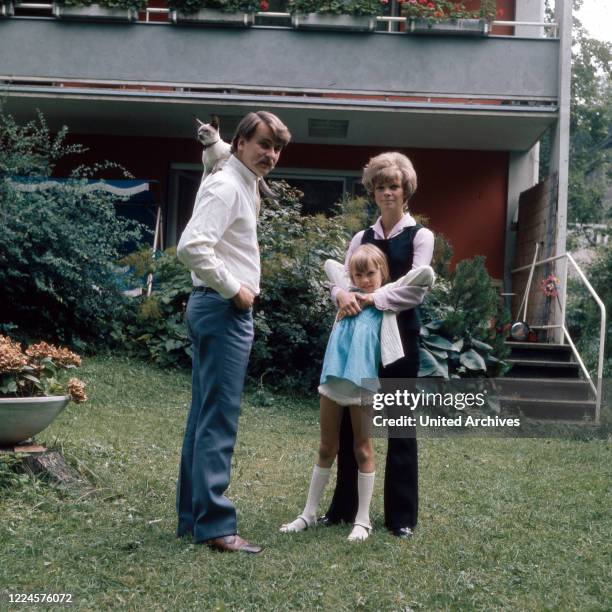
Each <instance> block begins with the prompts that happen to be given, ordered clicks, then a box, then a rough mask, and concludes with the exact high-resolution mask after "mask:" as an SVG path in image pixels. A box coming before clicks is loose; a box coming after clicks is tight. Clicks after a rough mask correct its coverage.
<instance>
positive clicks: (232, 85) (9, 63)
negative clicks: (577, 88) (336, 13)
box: [0, 17, 559, 150]
mask: <svg viewBox="0 0 612 612" xmlns="http://www.w3.org/2000/svg"><path fill="white" fill-rule="evenodd" d="M558 56H559V41H558V39H556V38H524V37H516V36H487V37H482V38H480V37H479V38H472V37H459V36H456V37H449V36H436V35H429V36H410V35H407V34H405V33H401V32H387V31H376V32H373V33H361V34H360V33H350V32H349V33H347V32H336V31H325V32H323V31H300V30H294V29H291V28H290V27H269V26H257V25H256V26H255V27H251V28H244V29H232V28H214V27H207V28H205V27H192V26H178V25H174V24H171V23H169V22H151V21H139V22H136V23H112V22H104V23H94V22H86V21H63V20H58V19H53V18H49V17H38V18H37V17H34V18H33V17H29V18H25V17H24V18H20V17H13V18H11V19H5V20H2V21H0V93H2V92H5V93H7V94H8V97H7V108H8V110H9V111H11V112H14V113H15V114H17V115H20V114H23V115H26V114H27V113H30V112H32V110H33V109H34V108H41V110H43V112H44V113H45V115H46V116H47V117H48V119H49V121H50V123H51V124H52V125H53V122H54V120H57V121H63V122H66V121H67V120H68V117H70V125H71V128H72V130H73V131H84V132H88V131H91V130H92V129H95V130H97V131H104V132H105V133H111V134H112V133H121V134H129V133H137V134H146V133H148V130H150V129H154V130H155V133H156V134H157V135H162V136H163V135H168V136H175V137H176V136H178V137H180V136H185V137H191V136H192V131H193V130H192V123H193V122H192V117H193V115H194V114H200V115H201V116H205V115H206V114H207V113H208V112H209V111H210V112H219V109H220V107H222V112H223V114H227V115H240V114H243V113H244V112H245V111H246V110H250V109H252V108H262V107H264V108H268V109H270V110H275V111H276V112H278V113H279V114H280V115H281V116H282V117H283V118H285V119H286V120H287V121H288V122H290V123H291V125H292V126H295V127H294V128H293V131H294V135H295V138H296V139H297V140H298V141H300V142H310V143H320V142H324V143H329V142H334V143H336V144H377V143H379V142H384V143H385V144H386V146H400V145H401V144H403V143H405V142H406V139H407V137H409V138H410V142H411V145H412V146H418V147H434V148H437V147H445V148H474V149H487V150H488V149H491V150H527V149H529V148H530V147H531V146H532V145H533V144H534V143H535V142H536V141H537V139H538V138H539V136H540V135H541V134H542V132H543V131H544V130H545V129H546V128H547V127H548V126H549V125H550V124H551V123H552V122H553V121H554V120H555V119H556V117H557V104H558V89H559V87H558V61H559V59H558ZM374 115H375V116H376V125H375V127H373V125H372V117H373V116H374ZM93 118H95V127H92V119H93ZM160 118H161V120H160ZM309 119H319V120H322V121H327V122H334V121H344V122H348V124H347V128H346V130H345V134H344V139H343V140H333V138H332V140H331V141H330V139H329V137H320V136H316V135H313V134H311V131H310V130H309V127H308V126H309V122H308V120H309Z"/></svg>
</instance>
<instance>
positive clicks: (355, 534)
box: [348, 472, 376, 541]
mask: <svg viewBox="0 0 612 612" xmlns="http://www.w3.org/2000/svg"><path fill="white" fill-rule="evenodd" d="M375 476H376V473H375V472H371V473H369V474H364V473H363V472H358V474H357V492H358V494H359V507H358V508H357V516H356V517H355V523H354V526H353V530H352V531H351V534H350V535H349V537H348V539H349V540H351V541H356V540H365V539H366V538H367V537H368V536H369V535H370V529H371V528H372V526H371V524H370V502H371V501H372V493H373V491H374V478H375Z"/></svg>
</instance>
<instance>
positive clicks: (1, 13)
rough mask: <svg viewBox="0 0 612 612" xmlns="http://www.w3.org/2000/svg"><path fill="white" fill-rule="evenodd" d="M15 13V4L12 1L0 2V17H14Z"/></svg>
mask: <svg viewBox="0 0 612 612" xmlns="http://www.w3.org/2000/svg"><path fill="white" fill-rule="evenodd" d="M14 14H15V5H14V4H13V3H12V2H2V3H1V4H0V17H12V16H13V15H14Z"/></svg>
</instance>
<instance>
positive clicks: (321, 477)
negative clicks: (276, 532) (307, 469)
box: [280, 465, 331, 533]
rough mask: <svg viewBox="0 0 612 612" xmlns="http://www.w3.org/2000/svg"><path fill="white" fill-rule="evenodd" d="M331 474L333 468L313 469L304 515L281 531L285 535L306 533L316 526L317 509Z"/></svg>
mask: <svg viewBox="0 0 612 612" xmlns="http://www.w3.org/2000/svg"><path fill="white" fill-rule="evenodd" d="M330 474H331V468H322V467H319V466H318V465H315V466H314V468H313V469H312V478H311V479H310V487H309V489H308V497H307V498H306V506H305V507H304V510H303V511H302V514H300V515H299V516H298V518H296V519H295V521H292V522H291V523H287V524H286V525H283V526H282V527H281V528H280V530H281V531H282V532H284V533H290V532H295V531H304V529H306V528H307V527H310V526H311V525H314V523H315V521H316V520H317V508H318V506H319V502H320V501H321V497H323V491H325V487H326V486H327V483H328V481H329V475H330Z"/></svg>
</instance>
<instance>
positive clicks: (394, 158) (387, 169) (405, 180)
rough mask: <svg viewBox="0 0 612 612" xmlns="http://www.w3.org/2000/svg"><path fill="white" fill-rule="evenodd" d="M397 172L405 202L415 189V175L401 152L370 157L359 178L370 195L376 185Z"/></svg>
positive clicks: (409, 162) (393, 177) (394, 175)
mask: <svg viewBox="0 0 612 612" xmlns="http://www.w3.org/2000/svg"><path fill="white" fill-rule="evenodd" d="M397 174H399V175H400V177H401V181H402V188H403V189H404V196H405V198H406V202H408V200H409V199H410V198H411V197H412V196H413V195H414V192H415V191H416V189H417V175H416V172H415V171H414V166H413V165H412V162H411V161H410V160H409V159H408V158H407V157H406V156H405V155H403V154H402V153H396V152H389V153H381V154H380V155H376V157H372V159H370V161H369V162H368V163H367V164H366V166H365V168H364V169H363V176H362V178H361V180H362V182H363V185H364V187H365V188H366V191H367V192H368V193H369V194H370V195H372V194H373V193H374V190H375V189H376V187H378V185H380V184H384V183H385V182H387V181H389V180H393V179H395V177H396V175H397Z"/></svg>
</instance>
